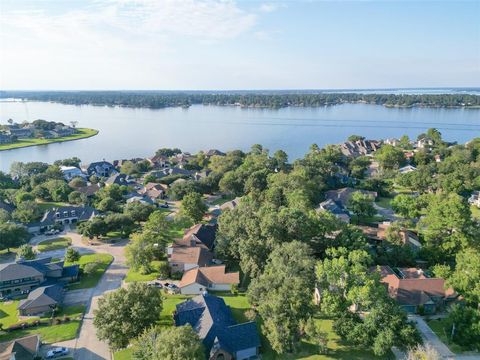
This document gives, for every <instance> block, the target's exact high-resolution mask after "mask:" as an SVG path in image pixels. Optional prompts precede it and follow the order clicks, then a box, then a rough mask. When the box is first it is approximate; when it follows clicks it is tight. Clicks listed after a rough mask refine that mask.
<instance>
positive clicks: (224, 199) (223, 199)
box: [209, 195, 235, 206]
mask: <svg viewBox="0 0 480 360" xmlns="http://www.w3.org/2000/svg"><path fill="white" fill-rule="evenodd" d="M233 199H235V195H228V196H225V197H219V198H218V199H217V200H214V201H212V202H210V203H209V204H210V205H211V206H215V205H222V204H225V203H226V202H227V201H231V200H233Z"/></svg>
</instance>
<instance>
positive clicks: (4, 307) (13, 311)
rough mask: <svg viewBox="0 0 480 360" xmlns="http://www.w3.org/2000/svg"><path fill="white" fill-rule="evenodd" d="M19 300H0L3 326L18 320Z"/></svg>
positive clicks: (0, 315) (0, 318)
mask: <svg viewBox="0 0 480 360" xmlns="http://www.w3.org/2000/svg"><path fill="white" fill-rule="evenodd" d="M18 302H19V300H13V301H7V302H0V324H2V325H3V328H7V327H9V326H10V325H13V324H16V323H17V322H18V311H17V306H18Z"/></svg>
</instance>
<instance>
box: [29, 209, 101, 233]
mask: <svg viewBox="0 0 480 360" xmlns="http://www.w3.org/2000/svg"><path fill="white" fill-rule="evenodd" d="M97 215H98V211H97V210H96V209H94V208H92V207H90V206H61V207H58V208H52V209H51V210H47V211H46V212H45V214H44V215H43V217H42V219H41V220H40V221H39V222H36V223H30V224H28V225H27V230H28V231H29V232H30V233H38V232H42V231H45V230H47V229H50V228H51V227H53V226H54V225H55V224H61V225H67V224H75V223H77V222H79V221H87V220H90V219H93V218H94V217H95V216H97Z"/></svg>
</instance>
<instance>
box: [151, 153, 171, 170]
mask: <svg viewBox="0 0 480 360" xmlns="http://www.w3.org/2000/svg"><path fill="white" fill-rule="evenodd" d="M147 161H148V162H149V163H150V165H151V166H152V167H153V168H155V169H159V168H166V167H169V166H170V161H169V159H168V157H167V156H163V155H155V156H153V157H151V158H147Z"/></svg>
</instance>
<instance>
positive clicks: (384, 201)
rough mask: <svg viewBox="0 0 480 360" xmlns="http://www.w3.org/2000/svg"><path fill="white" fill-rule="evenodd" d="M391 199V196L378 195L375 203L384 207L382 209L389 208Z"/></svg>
mask: <svg viewBox="0 0 480 360" xmlns="http://www.w3.org/2000/svg"><path fill="white" fill-rule="evenodd" d="M391 201H392V198H389V197H379V198H378V199H377V200H376V201H375V203H376V204H377V205H378V206H380V207H382V208H384V209H391V208H392V206H391V205H390V202H391Z"/></svg>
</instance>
